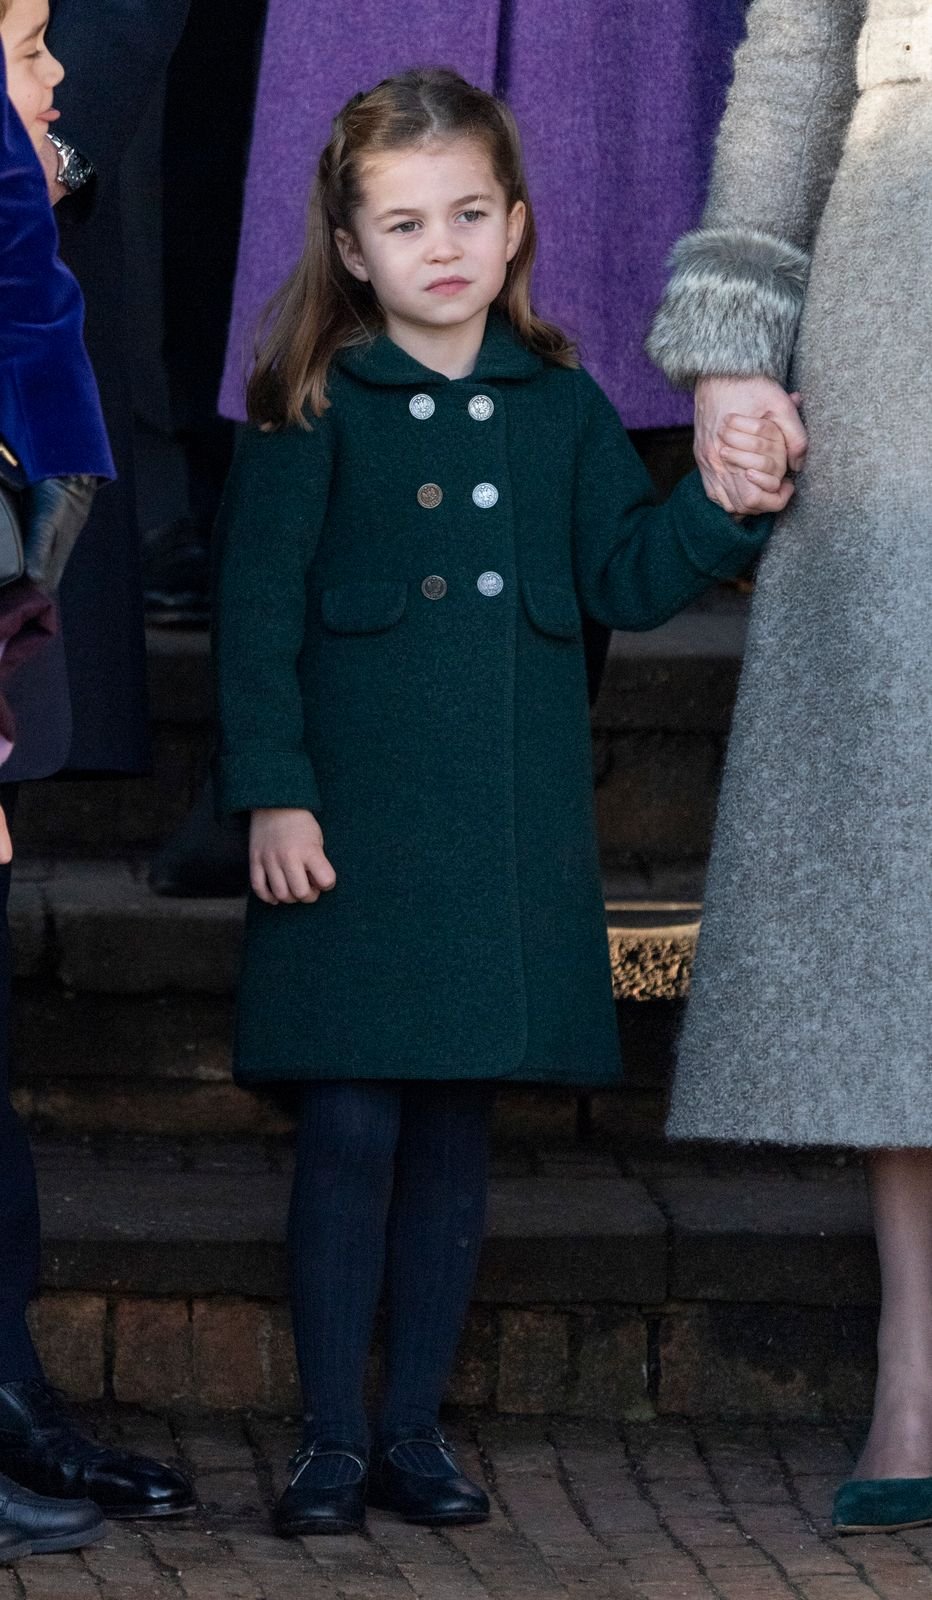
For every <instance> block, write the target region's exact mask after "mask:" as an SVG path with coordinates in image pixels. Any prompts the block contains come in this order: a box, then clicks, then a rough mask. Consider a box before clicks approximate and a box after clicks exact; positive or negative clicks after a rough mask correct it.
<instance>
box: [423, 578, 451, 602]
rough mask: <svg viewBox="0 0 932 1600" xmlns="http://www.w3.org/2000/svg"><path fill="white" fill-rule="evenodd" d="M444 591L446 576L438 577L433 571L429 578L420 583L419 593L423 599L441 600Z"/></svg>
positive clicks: (445, 588) (445, 590) (445, 589)
mask: <svg viewBox="0 0 932 1600" xmlns="http://www.w3.org/2000/svg"><path fill="white" fill-rule="evenodd" d="M446 592H447V580H446V578H438V576H437V574H436V573H433V574H432V575H431V576H430V577H429V578H425V579H424V582H423V583H422V584H421V594H422V595H423V596H424V599H425V600H442V599H443V597H444V595H445V594H446Z"/></svg>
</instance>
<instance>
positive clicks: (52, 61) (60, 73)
mask: <svg viewBox="0 0 932 1600" xmlns="http://www.w3.org/2000/svg"><path fill="white" fill-rule="evenodd" d="M48 56H49V59H48V65H47V67H46V71H45V81H46V83H47V84H48V85H49V88H50V89H55V88H57V87H58V85H59V84H60V83H61V81H62V78H63V77H64V76H65V69H64V67H63V66H62V64H61V62H60V61H59V60H58V57H57V56H53V55H52V52H51V51H49V53H48Z"/></svg>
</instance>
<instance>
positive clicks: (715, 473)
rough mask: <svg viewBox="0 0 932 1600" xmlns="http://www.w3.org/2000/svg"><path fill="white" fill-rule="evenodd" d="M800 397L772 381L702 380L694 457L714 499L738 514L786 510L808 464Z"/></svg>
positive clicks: (700, 382)
mask: <svg viewBox="0 0 932 1600" xmlns="http://www.w3.org/2000/svg"><path fill="white" fill-rule="evenodd" d="M799 402H800V396H799V395H789V394H787V393H786V391H785V390H784V389H782V388H781V387H780V385H779V384H778V383H776V382H775V381H774V380H773V379H772V378H700V379H699V382H698V383H697V384H696V437H695V446H694V448H695V455H696V462H697V465H698V467H699V471H700V472H701V474H702V481H703V483H704V485H705V490H706V494H707V495H708V496H709V499H710V500H714V501H715V502H716V504H717V505H720V506H722V507H723V508H724V509H725V510H726V511H730V512H732V513H735V514H737V515H739V516H741V515H748V514H757V513H760V512H768V511H771V512H774V511H783V510H785V509H786V506H787V505H788V504H789V502H790V500H791V498H792V496H793V493H794V485H793V483H792V480H791V479H790V478H788V477H787V476H786V475H785V474H786V470H787V467H788V468H789V470H790V471H791V472H799V471H800V469H801V468H802V466H803V464H804V463H805V459H806V450H807V447H808V439H807V437H806V430H805V428H804V427H803V424H802V421H801V419H800V416H799V409H798V407H799Z"/></svg>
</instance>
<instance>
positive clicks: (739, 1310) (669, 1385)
mask: <svg viewBox="0 0 932 1600" xmlns="http://www.w3.org/2000/svg"><path fill="white" fill-rule="evenodd" d="M37 1155H38V1166H39V1174H40V1191H41V1196H42V1205H43V1214H44V1219H45V1253H44V1265H43V1276H42V1285H43V1294H42V1298H41V1299H40V1302H39V1304H38V1306H37V1307H36V1309H35V1325H36V1329H37V1335H38V1338H39V1342H40V1345H41V1346H42V1349H43V1352H44V1354H45V1357H46V1360H47V1362H48V1365H49V1369H50V1375H51V1377H52V1378H53V1380H54V1381H59V1382H62V1383H63V1385H64V1386H65V1387H66V1388H67V1389H69V1390H70V1391H71V1392H72V1393H73V1394H75V1396H76V1397H77V1398H81V1399H99V1398H101V1397H105V1396H107V1397H115V1398H117V1399H119V1400H124V1401H132V1402H136V1403H139V1404H143V1405H151V1406H162V1405H172V1406H201V1405H208V1406H218V1407H228V1408H233V1407H240V1406H254V1407H259V1408H264V1409H267V1410H273V1411H274V1410H289V1409H294V1407H295V1406H296V1404H297V1399H298V1397H297V1392H296V1387H295V1378H294V1368H293V1354H292V1350H291V1344H290V1336H289V1331H288V1316H287V1309H286V1305H285V1299H284V1296H285V1283H286V1262H285V1249H284V1243H283V1224H284V1216H285V1208H286V1203H287V1193H288V1183H289V1170H290V1151H289V1148H288V1145H287V1143H286V1142H283V1141H281V1140H267V1141H265V1142H263V1143H261V1144H259V1143H255V1142H252V1143H249V1144H240V1145H234V1146H230V1145H218V1144H208V1143H203V1142H202V1143H197V1144H190V1143H189V1144H182V1143H175V1142H171V1141H159V1140H108V1141H100V1140H98V1141H93V1142H90V1141H88V1142H86V1143H80V1142H78V1143H76V1142H66V1143H59V1142H54V1141H50V1142H40V1143H39V1146H38V1150H37ZM877 1288H878V1285H877V1274H876V1261H875V1254H874V1248H873V1243H872V1239H871V1234H870V1225H869V1215H868V1207H867V1201H866V1196H865V1191H864V1186H863V1181H862V1178H861V1175H860V1172H859V1170H858V1169H857V1168H856V1167H853V1166H848V1165H838V1164H837V1163H836V1162H834V1161H832V1160H831V1159H828V1158H827V1159H826V1160H824V1161H822V1162H820V1161H819V1160H817V1159H815V1158H807V1160H806V1161H804V1162H802V1161H800V1160H798V1159H797V1160H791V1159H790V1158H789V1157H787V1158H786V1159H785V1160H784V1161H783V1162H779V1161H770V1162H764V1161H762V1160H761V1159H760V1158H757V1159H754V1158H752V1157H748V1156H744V1157H742V1156H741V1155H740V1154H739V1153H737V1152H723V1153H722V1152H720V1153H719V1154H718V1155H716V1156H715V1157H714V1158H713V1157H708V1156H707V1157H704V1158H701V1159H700V1158H697V1157H695V1156H682V1155H681V1156H679V1157H677V1156H676V1155H671V1154H670V1153H669V1152H662V1153H660V1154H658V1153H657V1152H656V1150H651V1148H650V1147H648V1146H643V1147H637V1146H636V1147H635V1148H634V1149H633V1150H632V1149H631V1148H630V1147H629V1148H628V1149H627V1150H626V1151H625V1152H624V1153H623V1154H622V1153H620V1152H618V1151H615V1150H613V1149H611V1148H610V1147H608V1146H603V1147H591V1148H589V1149H588V1150H584V1151H576V1152H573V1153H568V1152H554V1151H552V1150H551V1151H545V1150H538V1151H531V1150H528V1151H525V1152H524V1153H522V1154H521V1155H520V1156H518V1155H515V1154H512V1155H510V1156H509V1157H508V1158H507V1159H505V1160H502V1159H499V1161H498V1163H497V1166H496V1173H495V1178H494V1182H493V1190H492V1199H491V1208H490V1220H489V1228H488V1237H487V1240H486V1244H485V1247H484V1251H483V1257H482V1265H481V1270H480V1274H479V1283H478V1286H477V1291H476V1298H475V1303H474V1306H473V1309H472V1312H471V1315H470V1321H469V1325H468V1328H467V1332H466V1336H465V1338H464V1341H463V1346H462V1350H461V1355H460V1361H459V1366H458V1370H457V1375H456V1379H455V1381H454V1384H453V1386H452V1389H451V1395H450V1398H451V1400H452V1401H453V1402H454V1403H456V1404H459V1405H465V1406H475V1407H484V1408H488V1409H492V1410H499V1411H506V1412H526V1413H532V1414H533V1413H544V1412H546V1411H560V1412H568V1413H571V1414H572V1413H575V1414H579V1415H583V1416H601V1417H620V1416H629V1417H630V1416H640V1417H643V1416H648V1415H651V1414H653V1413H660V1414H665V1413H671V1412H672V1413H685V1414H697V1415H699V1414H704V1413H708V1412H717V1413H723V1412H742V1413H754V1414H765V1413H771V1414H777V1415H783V1416H788V1415H793V1416H799V1415H818V1414H821V1413H827V1412H831V1411H833V1410H839V1411H844V1410H846V1409H847V1410H852V1409H854V1410H857V1409H863V1408H865V1407H866V1404H867V1400H868V1398H869V1387H870V1381H871V1371H872V1361H873V1351H872V1341H873V1336H874V1332H875V1321H876V1311H875V1307H876V1300H877Z"/></svg>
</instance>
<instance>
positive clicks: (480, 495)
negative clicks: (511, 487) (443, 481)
mask: <svg viewBox="0 0 932 1600" xmlns="http://www.w3.org/2000/svg"><path fill="white" fill-rule="evenodd" d="M472 498H473V504H474V505H477V506H478V507H479V509H480V511H490V510H491V509H492V507H493V506H495V505H498V490H497V489H496V487H495V485H494V483H477V484H476V487H475V488H474V490H473V492H472ZM442 499H443V490H442V489H441V487H440V485H439V483H422V484H421V487H420V488H419V489H418V492H417V503H418V505H419V506H423V507H424V509H425V511H434V510H436V508H437V506H439V504H440V502H441V500H442Z"/></svg>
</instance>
